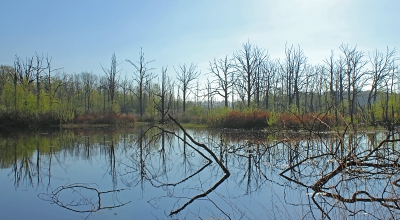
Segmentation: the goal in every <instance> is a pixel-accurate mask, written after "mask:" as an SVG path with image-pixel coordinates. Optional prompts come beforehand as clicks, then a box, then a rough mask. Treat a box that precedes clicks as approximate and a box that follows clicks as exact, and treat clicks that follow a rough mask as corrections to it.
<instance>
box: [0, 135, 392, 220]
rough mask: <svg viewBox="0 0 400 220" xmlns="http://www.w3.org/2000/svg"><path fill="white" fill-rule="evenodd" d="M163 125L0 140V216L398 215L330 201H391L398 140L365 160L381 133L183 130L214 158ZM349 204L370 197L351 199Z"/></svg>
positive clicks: (370, 204) (370, 205)
mask: <svg viewBox="0 0 400 220" xmlns="http://www.w3.org/2000/svg"><path fill="white" fill-rule="evenodd" d="M165 129H166V130H167V131H168V132H163V131H162V130H161V129H159V128H148V127H137V128H131V129H91V130H64V131H58V132H48V133H43V132H42V133H29V134H26V133H25V134H14V135H9V136H7V137H2V138H0V186H1V187H0V194H1V195H2V197H1V199H0V213H1V215H2V219H81V218H84V219H85V218H87V219H200V218H201V219H313V218H316V219H320V218H328V217H329V218H331V219H343V218H351V219H365V218H367V219H374V218H397V217H398V211H397V209H396V208H393V207H390V206H388V205H391V206H395V205H396V204H397V200H390V201H389V200H385V201H383V204H384V205H386V207H385V206H383V205H381V204H382V201H380V202H381V203H380V202H379V201H376V202H365V201H357V202H349V201H341V200H338V199H335V198H337V197H335V196H333V197H332V196H329V193H331V194H335V195H341V196H343V197H345V198H351V196H352V195H353V194H354V193H355V192H358V191H361V190H362V191H367V192H369V193H370V194H371V195H372V196H373V197H374V198H378V197H379V198H392V199H393V198H399V197H398V196H397V193H398V187H397V186H396V184H393V183H394V182H395V181H396V180H397V179H398V178H399V177H398V176H397V173H398V172H397V167H396V166H392V165H393V164H395V163H397V162H396V160H398V157H397V155H398V154H397V153H398V151H397V148H398V144H397V142H393V143H388V144H384V145H382V149H381V148H380V149H379V150H377V151H375V152H373V153H372V154H371V155H370V157H368V158H367V159H365V156H366V155H368V152H371V150H372V149H374V148H373V147H374V146H377V145H379V142H380V141H381V140H383V139H385V137H386V134H385V133H382V132H381V133H371V134H365V133H360V134H355V135H344V136H343V139H342V142H341V141H340V140H341V139H340V137H339V136H335V135H334V134H322V133H320V134H318V135H313V136H309V135H307V134H301V133H278V134H267V133H265V132H251V131H246V132H245V131H226V130H206V129H192V130H188V133H189V134H190V135H191V136H192V137H193V138H194V139H195V141H197V142H199V143H201V144H205V146H206V147H207V148H208V149H210V150H211V151H212V152H213V154H214V156H215V157H216V158H214V157H213V155H212V154H210V152H207V149H205V148H203V147H201V146H198V145H196V144H195V143H193V142H191V141H190V140H189V137H188V136H185V135H184V134H183V132H182V131H181V130H179V129H178V128H165ZM174 134H175V135H174ZM353 147H354V148H356V150H354V151H352V152H353V153H354V155H353V156H352V157H351V158H362V159H363V158H364V159H365V160H363V161H362V162H363V163H364V164H362V163H359V164H358V165H357V166H352V165H351V164H350V162H351V161H350V160H353V159H349V158H350V157H346V156H347V155H348V153H349V152H350V151H351V149H353ZM385 158H386V159H385ZM344 159H346V160H349V161H350V162H349V163H347V165H346V168H344V169H342V170H341V172H338V174H337V175H334V176H332V178H330V179H329V180H327V181H325V182H324V185H323V186H322V187H320V188H318V189H316V188H314V189H313V188H312V187H311V186H313V184H315V183H317V181H318V180H321V179H322V178H323V177H324V176H326V175H328V174H329V173H332V172H333V171H335V170H337V168H338V166H339V163H340V162H341V161H343V160H344ZM217 161H221V163H220V164H219V163H217ZM367 163H368V164H367ZM371 164H375V165H374V166H373V165H371ZM376 164H380V165H379V166H376ZM382 164H383V165H382ZM385 164H391V166H385ZM224 167H225V168H227V170H228V171H229V174H227V173H226V172H224ZM289 167H290V168H291V169H288V168H289ZM361 171H362V172H361ZM280 174H281V175H280ZM388 183H390V184H389V185H388ZM388 188H389V189H388ZM315 190H316V191H315ZM356 198H370V197H368V194H365V193H359V194H357V195H356ZM388 210H389V212H388Z"/></svg>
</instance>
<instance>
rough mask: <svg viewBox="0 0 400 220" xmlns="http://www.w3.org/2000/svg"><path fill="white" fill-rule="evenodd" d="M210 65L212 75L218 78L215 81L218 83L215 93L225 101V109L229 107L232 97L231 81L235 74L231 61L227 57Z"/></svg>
mask: <svg viewBox="0 0 400 220" xmlns="http://www.w3.org/2000/svg"><path fill="white" fill-rule="evenodd" d="M209 65H210V68H209V70H210V73H212V75H213V76H215V77H216V79H215V80H213V82H214V83H216V88H215V93H217V94H218V95H219V96H221V97H222V98H223V99H224V103H225V107H228V100H229V96H230V95H231V92H230V89H231V87H232V84H233V82H232V80H231V78H232V74H233V71H232V63H231V60H230V59H228V56H225V58H224V59H219V60H216V59H214V60H213V62H210V63H209Z"/></svg>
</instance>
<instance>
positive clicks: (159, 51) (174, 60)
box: [0, 0, 400, 79]
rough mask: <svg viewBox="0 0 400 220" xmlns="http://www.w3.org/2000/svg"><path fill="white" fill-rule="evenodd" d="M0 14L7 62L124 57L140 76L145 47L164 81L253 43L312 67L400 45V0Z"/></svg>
mask: <svg viewBox="0 0 400 220" xmlns="http://www.w3.org/2000/svg"><path fill="white" fill-rule="evenodd" d="M0 9H1V10H0V65H13V61H14V57H15V55H18V56H19V57H21V58H26V57H31V56H33V55H35V53H38V54H43V55H44V56H48V57H51V58H52V66H53V68H62V70H60V71H63V72H66V73H81V72H83V71H89V72H93V73H96V74H99V75H104V72H103V70H102V66H104V67H106V68H109V66H110V61H111V56H112V54H113V53H115V54H116V57H117V62H118V64H119V65H118V68H119V70H121V71H120V74H121V76H123V75H125V74H126V75H128V77H131V76H133V71H134V68H133V67H132V65H130V64H129V63H128V62H126V59H129V60H131V61H132V62H137V61H138V60H139V52H140V50H141V48H142V50H143V52H144V56H145V59H146V60H147V61H153V60H154V61H153V62H151V63H149V67H151V68H154V70H153V72H154V73H156V74H158V75H160V73H161V68H162V67H168V74H169V75H170V76H176V73H175V71H174V67H175V68H177V66H178V65H183V64H190V63H194V64H197V70H198V71H200V72H201V73H202V74H201V77H202V78H203V79H205V78H207V77H208V76H207V75H206V74H207V73H208V72H209V70H208V63H209V61H212V60H213V59H214V58H216V59H219V58H223V57H225V56H226V55H228V56H232V54H233V53H234V52H235V51H238V50H240V49H242V46H243V44H244V43H246V42H249V43H251V44H253V45H257V46H258V47H260V48H263V49H264V50H265V51H266V52H268V53H269V55H270V57H271V58H280V59H282V58H283V57H284V51H285V45H289V46H290V45H294V46H300V48H301V49H302V50H303V52H304V54H305V56H306V57H307V62H308V63H310V64H318V63H320V64H322V63H323V60H324V59H326V58H328V57H329V56H330V54H331V50H334V52H335V54H339V46H340V45H341V44H342V43H344V44H349V45H350V46H357V48H358V49H359V50H362V51H363V52H364V53H365V55H366V56H368V53H369V52H373V51H375V50H379V51H381V52H385V50H386V47H389V48H390V49H393V48H399V45H400V41H399V39H400V38H399V34H400V23H399V22H400V13H399V10H400V1H398V0H379V1H378V0H290V1H289V0H279V1H278V0H254V1H252V0H229V1H227V0H224V1H222V0H197V1H195V0H186V1H183V0H180V1H175V0H159V1H155V0H143V1H140V0H130V1H128V0H126V1H124V0H112V1H111V0H68V1H61V0H12V1H11V0H1V1H0ZM397 54H398V53H397Z"/></svg>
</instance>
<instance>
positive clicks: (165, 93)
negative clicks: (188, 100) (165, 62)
mask: <svg viewBox="0 0 400 220" xmlns="http://www.w3.org/2000/svg"><path fill="white" fill-rule="evenodd" d="M160 87H161V88H160V90H159V92H158V93H156V94H155V95H156V96H158V97H159V98H160V101H159V102H155V103H154V104H155V108H156V109H157V111H158V112H159V113H160V114H161V120H160V123H161V124H163V123H165V116H166V115H167V114H169V111H170V110H171V108H172V104H173V103H172V92H173V85H172V84H171V79H170V78H169V77H168V76H167V68H164V67H162V69H161V85H160Z"/></svg>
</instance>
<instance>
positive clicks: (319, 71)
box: [0, 42, 400, 130]
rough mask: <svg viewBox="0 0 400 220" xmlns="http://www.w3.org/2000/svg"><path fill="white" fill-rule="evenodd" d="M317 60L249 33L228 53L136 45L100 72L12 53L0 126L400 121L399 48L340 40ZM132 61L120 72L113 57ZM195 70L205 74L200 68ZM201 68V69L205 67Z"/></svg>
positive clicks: (4, 70)
mask: <svg viewBox="0 0 400 220" xmlns="http://www.w3.org/2000/svg"><path fill="white" fill-rule="evenodd" d="M321 59H322V63H320V64H311V63H308V61H307V56H306V55H305V54H304V52H303V50H302V49H301V47H300V46H293V45H286V47H285V48H284V57H283V58H273V57H271V56H270V54H269V53H268V50H267V49H264V48H260V47H258V46H257V45H254V44H251V43H249V42H247V43H244V44H243V45H242V47H241V49H239V50H237V51H234V52H233V53H232V54H230V55H226V56H225V57H224V58H218V59H216V58H215V59H213V60H211V61H209V66H208V69H207V70H206V71H205V72H204V71H201V70H199V68H198V66H197V64H195V63H185V64H179V65H177V66H173V67H172V68H171V67H162V68H161V69H156V68H155V63H156V61H155V60H151V59H148V58H147V57H146V58H145V55H144V52H143V51H142V49H141V50H140V51H139V56H138V57H137V59H136V60H129V59H125V60H122V61H121V60H117V57H116V54H115V53H114V54H112V56H111V60H110V64H109V66H102V69H103V72H102V73H93V72H90V71H83V72H81V73H66V72H64V71H63V69H62V68H60V67H54V66H52V58H51V57H50V56H44V55H41V54H38V53H35V54H34V55H32V56H31V57H26V58H22V57H19V56H18V55H15V58H14V63H13V65H1V66H0V127H1V128H0V130H4V129H9V128H11V127H14V128H39V127H45V126H58V125H61V124H112V125H127V124H133V123H135V122H136V121H143V122H157V123H165V122H167V121H168V116H167V115H168V114H169V115H172V116H173V117H174V118H176V119H178V120H179V121H180V122H183V123H193V124H206V125H208V126H212V127H226V128H266V127H278V128H282V129H298V128H300V127H309V128H314V129H315V128H318V129H321V128H328V127H332V126H345V125H352V126H383V127H385V128H387V129H393V127H394V126H395V125H396V124H397V123H398V122H399V119H400V116H399V113H400V96H399V89H400V87H399V73H398V64H397V60H398V57H397V55H396V51H395V49H389V48H387V49H386V51H379V50H375V51H367V52H365V51H361V50H359V49H358V48H357V46H350V45H348V44H342V45H340V46H339V47H338V49H337V50H336V51H334V50H332V51H331V55H330V56H329V57H326V58H321ZM120 62H128V63H129V64H131V65H132V67H133V69H134V71H133V72H131V73H130V75H122V74H121V71H120V69H119V67H118V63H120ZM200 76H201V77H200ZM204 76H206V77H204Z"/></svg>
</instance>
